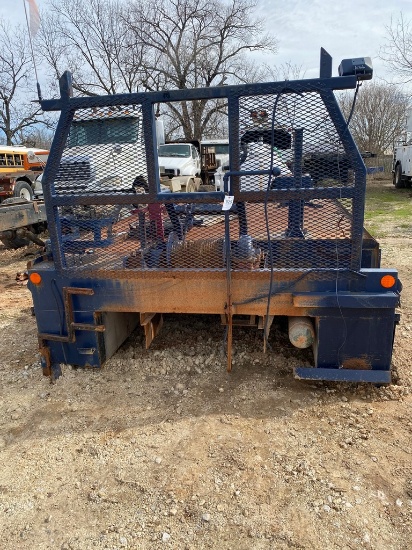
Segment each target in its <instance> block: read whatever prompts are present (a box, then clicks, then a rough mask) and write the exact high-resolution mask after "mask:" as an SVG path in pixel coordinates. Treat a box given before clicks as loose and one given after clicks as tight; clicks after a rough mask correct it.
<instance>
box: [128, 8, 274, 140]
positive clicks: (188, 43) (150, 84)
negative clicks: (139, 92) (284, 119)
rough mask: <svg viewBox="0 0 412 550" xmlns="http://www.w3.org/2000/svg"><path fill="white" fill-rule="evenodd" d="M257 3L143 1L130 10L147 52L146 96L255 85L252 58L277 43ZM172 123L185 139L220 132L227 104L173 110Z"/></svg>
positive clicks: (201, 102)
mask: <svg viewBox="0 0 412 550" xmlns="http://www.w3.org/2000/svg"><path fill="white" fill-rule="evenodd" d="M256 5H257V2H256V0H230V1H229V2H228V1H225V0H139V1H137V2H136V1H131V2H129V4H128V7H127V10H126V12H125V13H126V14H127V23H128V24H129V26H130V29H131V31H132V32H133V35H134V44H135V47H136V48H137V50H138V51H143V52H144V56H143V64H142V71H143V72H142V74H141V76H142V85H143V87H144V89H146V90H158V89H170V88H179V89H185V88H188V89H190V88H196V87H211V86H224V85H226V84H230V83H241V82H250V81H252V80H253V79H254V77H255V78H256V77H257V75H258V71H257V70H256V67H255V66H254V64H253V62H252V61H251V60H248V58H247V55H246V54H247V52H251V51H275V50H276V40H275V39H274V38H273V37H272V36H269V35H268V34H265V33H264V30H263V29H264V25H263V21H262V20H260V19H258V18H256V17H255V16H254V14H255V8H256ZM168 108H169V110H170V111H169V117H170V119H171V121H173V122H174V126H175V128H176V130H178V129H181V133H182V134H183V136H184V137H185V138H186V139H200V138H201V137H202V136H203V135H205V134H206V133H208V129H209V128H212V127H220V126H221V122H222V114H223V115H225V114H226V103H225V101H222V100H214V101H211V100H209V101H208V100H197V101H190V102H181V103H178V104H170V105H169V106H168Z"/></svg>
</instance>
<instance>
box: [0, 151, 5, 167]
mask: <svg viewBox="0 0 412 550" xmlns="http://www.w3.org/2000/svg"><path fill="white" fill-rule="evenodd" d="M0 166H6V155H5V154H1V153H0Z"/></svg>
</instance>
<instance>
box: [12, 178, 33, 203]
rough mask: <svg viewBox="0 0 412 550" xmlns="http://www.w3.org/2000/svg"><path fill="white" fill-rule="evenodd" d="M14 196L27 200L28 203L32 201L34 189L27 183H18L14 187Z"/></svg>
mask: <svg viewBox="0 0 412 550" xmlns="http://www.w3.org/2000/svg"><path fill="white" fill-rule="evenodd" d="M14 196H15V197H19V198H21V199H25V200H26V201H32V200H33V189H32V188H31V185H30V184H29V183H27V181H18V182H16V185H15V186H14Z"/></svg>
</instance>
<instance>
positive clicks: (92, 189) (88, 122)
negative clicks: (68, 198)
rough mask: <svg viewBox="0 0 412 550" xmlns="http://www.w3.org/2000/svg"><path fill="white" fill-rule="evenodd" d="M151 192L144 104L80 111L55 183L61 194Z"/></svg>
mask: <svg viewBox="0 0 412 550" xmlns="http://www.w3.org/2000/svg"><path fill="white" fill-rule="evenodd" d="M145 189H146V190H147V165H146V155H145V145H144V139H143V125H142V113H141V107H140V106H121V105H118V106H113V107H110V108H100V109H79V110H78V111H76V113H75V116H74V118H73V121H72V123H71V127H70V133H69V136H68V138H67V141H66V147H65V149H64V153H63V156H62V159H61V162H60V169H59V171H58V173H57V176H56V178H55V181H54V186H53V193H54V194H55V195H56V196H59V195H67V194H72V195H75V194H79V193H82V194H95V195H110V194H118V193H121V194H125V193H130V194H134V193H135V192H136V191H137V192H142V191H143V192H144V190H145Z"/></svg>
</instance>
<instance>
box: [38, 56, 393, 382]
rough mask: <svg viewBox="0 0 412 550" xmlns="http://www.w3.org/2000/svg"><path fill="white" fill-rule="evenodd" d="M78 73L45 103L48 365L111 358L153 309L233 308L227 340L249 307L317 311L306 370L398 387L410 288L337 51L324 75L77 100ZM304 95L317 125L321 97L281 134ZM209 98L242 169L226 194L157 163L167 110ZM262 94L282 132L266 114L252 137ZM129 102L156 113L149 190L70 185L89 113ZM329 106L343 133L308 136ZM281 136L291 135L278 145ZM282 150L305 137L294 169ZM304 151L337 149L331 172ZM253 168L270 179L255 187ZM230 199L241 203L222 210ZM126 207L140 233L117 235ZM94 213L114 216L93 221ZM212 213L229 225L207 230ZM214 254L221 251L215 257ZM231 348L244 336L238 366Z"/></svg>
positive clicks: (223, 311) (53, 368)
mask: <svg viewBox="0 0 412 550" xmlns="http://www.w3.org/2000/svg"><path fill="white" fill-rule="evenodd" d="M70 79H71V77H70V75H69V73H65V74H64V75H63V77H62V79H61V81H60V87H61V97H60V99H57V100H43V101H42V102H41V105H42V108H43V109H44V110H45V111H56V110H60V111H61V115H60V119H59V122H58V125H57V129H56V134H55V139H54V141H53V144H52V147H51V151H50V155H49V160H48V163H47V166H46V169H45V172H44V176H43V191H44V199H45V202H46V209H47V218H48V222H49V233H50V245H49V246H48V250H47V255H46V256H45V257H42V258H39V259H37V260H36V261H35V262H33V264H32V265H31V266H30V269H29V272H30V273H33V272H37V273H38V274H39V275H40V277H41V282H40V283H39V284H34V283H32V282H29V289H30V291H31V292H32V296H33V301H34V307H35V312H36V320H37V324H38V331H39V343H40V350H41V355H42V362H43V366H44V372H45V373H46V374H52V375H54V376H57V375H58V374H59V369H60V367H59V365H60V364H62V363H63V364H64V363H69V364H74V365H78V366H83V367H91V368H100V367H101V366H102V365H104V363H105V361H106V360H107V358H108V357H110V355H112V354H113V353H114V351H115V350H116V348H117V347H118V346H119V345H120V344H121V343H122V341H123V340H124V339H125V337H127V335H128V333H129V332H130V331H131V330H132V329H133V328H134V327H135V326H136V325H137V324H139V322H140V323H141V324H142V325H145V330H146V325H149V323H150V318H151V315H154V314H156V315H157V316H158V317H159V318H160V316H161V314H163V313H170V312H177V313H180V312H184V313H207V314H216V315H220V316H224V317H225V319H226V325H227V326H228V327H229V333H228V342H229V344H230V338H231V328H232V325H233V317H234V316H236V315H239V316H240V315H246V316H257V317H260V318H261V319H263V318H268V317H273V316H287V317H307V318H310V319H311V320H312V321H313V325H314V327H315V331H314V332H315V342H314V345H313V367H311V368H304V367H301V368H297V369H295V375H296V376H297V377H298V378H306V379H312V380H316V379H319V380H347V381H366V382H372V383H387V382H389V381H390V363H391V356H392V347H393V338H394V330H395V326H396V324H397V322H398V316H397V314H396V312H395V308H396V307H397V306H398V305H399V293H400V290H401V285H400V282H399V280H398V275H397V271H396V270H395V269H382V268H380V253H379V246H378V244H377V243H376V241H374V239H373V238H372V237H371V236H370V235H369V234H367V233H366V231H365V230H364V228H363V217H364V200H365V190H366V168H365V165H364V163H363V160H362V157H361V155H360V154H359V151H358V149H357V147H356V145H355V142H354V140H353V138H352V136H351V134H350V131H349V129H348V127H347V123H346V121H345V119H344V117H343V115H342V113H341V111H340V109H339V106H338V103H337V101H336V99H335V97H334V94H333V91H334V90H343V89H354V88H355V87H356V86H357V79H356V77H355V76H347V77H339V78H332V77H331V58H330V56H329V54H327V52H325V51H324V50H323V51H322V53H321V70H320V78H318V79H308V80H297V81H288V82H268V83H260V84H245V85H237V86H223V87H212V88H204V89H193V90H170V91H158V92H150V93H134V94H119V95H111V96H94V97H73V94H72V89H71V80H70ZM304 94H306V96H305V97H306V98H307V100H306V101H307V103H303V106H304V108H305V109H306V114H307V116H308V117H309V122H310V116H311V109H310V101H311V100H313V99H314V98H315V99H316V101H318V103H316V105H317V108H318V114H319V113H322V117H320V115H319V117H320V122H319V120H314V121H313V124H312V125H310V124H307V126H306V127H305V128H303V127H302V125H305V124H306V122H307V120H306V118H305V117H303V116H302V117H301V119H300V120H299V119H298V120H297V122H296V126H295V127H294V128H293V131H291V132H290V133H288V132H289V130H285V124H283V125H282V124H279V125H278V127H276V128H275V126H276V123H277V114H278V111H279V108H280V105H281V100H282V98H291V97H292V98H296V101H300V99H301V98H302V96H303V95H304ZM268 98H269V99H268ZM200 99H210V100H212V99H224V100H225V102H226V103H227V110H228V135H229V156H230V166H229V171H227V172H226V174H225V176H224V192H220V191H219V192H215V191H210V190H209V189H208V190H206V191H205V192H183V193H180V192H179V193H176V192H166V191H167V190H166V191H165V190H164V189H163V188H162V186H161V179H160V174H159V160H158V158H157V139H156V124H155V108H156V105H157V104H158V103H162V104H168V103H171V102H179V103H181V102H185V101H187V102H191V101H196V100H200ZM261 101H266V103H267V105H268V106H269V110H271V113H270V112H269V113H266V115H265V112H266V111H265V110H263V117H264V116H267V117H269V115H270V114H271V116H272V124H271V129H268V128H267V127H265V129H264V131H262V128H261V126H262V124H260V125H257V124H255V123H254V124H255V125H254V126H253V127H252V129H250V128H249V129H248V130H247V132H246V133H245V134H242V135H241V132H242V131H244V128H245V124H246V123H245V114H244V113H245V112H246V111H247V110H250V109H251V108H252V107H253V109H254V108H255V107H254V102H256V104H258V103H259V102H261ZM124 106H131V107H132V108H134V107H136V108H138V109H139V113H140V115H139V116H141V117H142V138H143V143H144V152H143V153H142V156H143V157H144V158H142V163H143V164H144V165H145V170H146V172H145V178H147V182H145V185H146V187H147V189H145V192H142V193H137V194H136V192H135V189H133V188H132V187H131V186H130V189H126V190H124V191H123V192H111V191H110V189H109V190H108V191H107V192H104V191H101V190H99V192H96V191H95V192H92V191H90V190H86V191H82V192H80V191H78V190H76V189H73V190H71V191H70V192H67V193H60V192H56V188H55V182H56V181H59V180H58V176H59V171H60V170H61V166H62V158H64V155H65V148H66V145H67V142H68V137H69V134H70V131H71V128H72V123H73V121H74V120H75V115H76V113H78V112H79V111H82V112H84V111H85V110H88V111H89V110H90V111H92V110H96V109H99V108H109V107H110V108H116V107H118V108H120V107H124ZM325 113H326V118H327V119H328V120H330V121H331V124H330V125H329V126H328V127H327V128H326V130H325V132H324V135H323V136H322V137H323V138H324V139H325V140H326V139H327V137H328V135H329V134H330V132H331V131H332V130H333V132H334V140H331V142H330V143H329V142H328V143H326V145H325V143H311V142H310V132H311V131H313V132H316V129H317V128H318V126H317V125H318V124H322V123H324V119H325ZM242 117H243V119H242ZM241 119H242V121H241ZM292 122H293V121H292ZM242 124H243V126H242ZM241 128H243V130H241ZM253 132H256V133H257V135H258V134H259V132H260V137H261V138H262V142H264V144H265V145H269V146H270V150H271V157H272V161H271V163H270V167H268V166H266V165H265V166H259V167H257V168H256V167H252V168H250V167H249V168H248V167H247V165H246V164H245V158H244V157H243V152H242V154H241V147H242V139H243V138H242V136H245V135H248V139H249V138H250V135H251V134H252V135H253ZM265 132H266V133H265ZM276 132H278V134H276ZM282 133H283V134H285V133H286V134H287V137H288V138H289V141H288V144H287V145H285V144H284V143H282V142H281V141H282V140H280V138H279V140H280V143H278V142H277V141H276V140H277V139H278V138H276V136H277V135H278V136H280V135H282ZM268 136H269V138H270V139H268ZM305 139H306V145H305ZM265 140H266V141H265ZM286 141H287V140H286ZM244 142H245V140H244ZM337 144H338V145H337ZM243 145H244V143H243ZM277 146H279V147H280V149H282V146H284V147H292V146H293V154H292V155H291V158H290V164H291V166H290V168H289V169H290V173H289V174H286V175H285V173H284V171H283V172H282V171H281V168H280V167H279V166H278V165H277V164H276V162H274V161H273V155H274V153H273V151H274V149H275V148H276V147H277ZM305 146H306V154H307V156H310V154H313V158H315V161H316V162H317V160H316V159H318V157H319V155H320V156H322V155H324V157H325V159H326V160H325V159H324V163H323V172H325V171H327V170H329V166H330V158H329V157H331V156H332V159H334V160H333V162H334V163H335V164H334V168H333V169H332V170H331V172H330V173H329V172H328V173H326V174H324V173H323V172H322V173H321V174H320V175H319V174H318V176H319V177H316V176H317V175H316V174H315V173H314V172H312V168H313V162H315V161H313V159H312V160H310V159H309V160H308V159H305V155H304V147H305ZM322 147H324V150H323V149H322ZM69 152H70V151H69ZM66 153H67V152H66ZM69 157H70V155H67V156H66V158H69ZM102 157H103V155H102ZM326 157H327V158H326ZM249 160H250V159H249ZM143 161H144V162H143ZM277 162H278V161H277ZM305 162H306V164H305ZM333 162H332V165H333ZM325 167H326V168H325ZM349 172H350V175H349ZM352 173H353V179H351V178H352ZM122 175H123V174H121V176H122ZM135 175H136V176H138V175H139V174H135ZM254 176H257V177H259V178H261V179H262V181H264V182H265V184H264V186H263V187H259V186H256V187H253V186H251V187H248V186H247V185H244V184H243V182H245V181H247V178H251V177H254ZM325 176H326V178H325ZM327 177H329V179H330V182H328V180H327ZM325 179H326V180H327V181H326V183H325V181H324V180H325ZM227 195H231V196H233V197H234V206H233V207H232V208H231V209H230V210H228V211H226V212H225V213H223V214H222V212H221V211H219V210H220V208H221V203H222V201H223V199H224V198H225V196H227ZM348 205H349V206H348ZM106 207H108V208H106ZM122 207H127V208H129V211H128V212H129V213H128V216H129V218H130V219H134V220H135V224H136V229H135V235H137V237H135V235H133V234H132V233H133V232H132V231H130V233H131V234H130V235H128V238H127V239H124V240H116V238H117V237H119V235H121V233H122V232H123V233H124V232H125V231H124V226H122V220H118V219H117V218H116V214H115V212H120V210H121V208H122ZM89 208H94V209H95V210H96V211H97V212H103V213H101V214H96V215H95V216H90V217H87V216H86V217H84V216H83V212H84V211H86V212H87V211H88V210H87V209H89ZM133 209H136V213H135V214H133V212H134V210H133ZM269 209H270V212H271V214H270V216H271V218H270V222H271V223H270V224H269V223H268V220H269V214H268V211H269ZM79 212H80V214H79ZM133 216H134V217H133ZM201 216H215V219H214V220H213V223H211V224H210V225H209V226H207V225H206V224H204V225H202V224H203V220H200V219H199V218H200V217H201ZM219 216H220V218H219ZM328 216H333V220H334V221H333V224H332V227H329V225H328V222H327V220H328ZM182 219H184V221H183V222H182ZM148 220H149V223H147V221H148ZM165 220H166V221H167V223H168V227H167V228H166V223H165ZM234 220H235V221H234ZM209 221H210V220H209ZM216 221H217V222H219V223H220V222H221V224H220V225H219V223H215V222H216ZM196 222H198V224H197V225H196ZM116 224H118V225H117V227H118V228H120V229H118V231H117V232H115V231H114V230H113V228H115V227H116ZM269 226H270V227H269ZM205 227H206V229H207V230H205V229H204V228H205ZM203 230H204V233H202V231H203ZM115 233H116V234H115ZM203 235H206V236H208V238H205V237H204V236H203ZM134 238H135V240H133V239H134ZM116 247H117V248H116ZM187 251H189V252H187ZM186 253H187V256H184V254H186ZM202 253H203V254H204V255H205V257H206V259H208V258H209V257H210V258H212V259H213V261H212V260H210V262H209V263H207V262H206V264H204V263H202V262H203V257H202ZM179 254H180V255H179ZM208 254H209V256H208ZM182 258H183V260H182ZM179 262H180V263H179ZM185 262H186V263H185ZM385 275H386V276H390V277H392V278H393V285H392V286H391V287H390V288H387V287H383V286H382V284H381V279H382V277H383V276H385ZM139 314H140V317H139ZM114 327H116V330H114ZM118 331H119V334H117V332H118ZM147 341H151V339H150V338H148V339H147ZM230 353H231V345H229V349H228V357H229V361H228V366H229V367H230Z"/></svg>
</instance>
